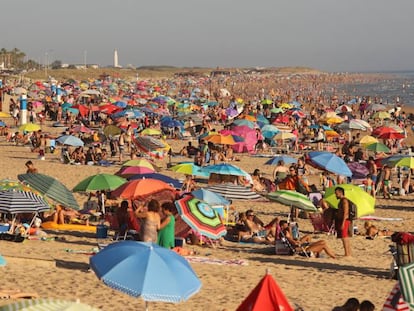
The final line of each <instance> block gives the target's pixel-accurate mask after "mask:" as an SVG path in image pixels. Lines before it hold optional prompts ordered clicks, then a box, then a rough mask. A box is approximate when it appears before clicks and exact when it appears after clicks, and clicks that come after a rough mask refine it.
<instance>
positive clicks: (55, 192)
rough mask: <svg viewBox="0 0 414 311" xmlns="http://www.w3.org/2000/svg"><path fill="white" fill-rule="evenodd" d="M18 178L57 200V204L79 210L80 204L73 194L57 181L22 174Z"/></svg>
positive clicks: (45, 177) (50, 178)
mask: <svg viewBox="0 0 414 311" xmlns="http://www.w3.org/2000/svg"><path fill="white" fill-rule="evenodd" d="M17 178H18V179H19V180H20V181H21V182H23V183H25V184H28V185H29V186H31V187H32V188H34V189H35V190H37V191H39V192H40V193H41V194H43V195H45V196H47V197H48V198H51V199H52V200H55V201H56V202H58V203H60V204H62V205H64V206H66V207H71V208H73V209H77V210H79V209H80V207H79V204H78V202H76V199H75V197H74V196H73V193H72V192H71V191H70V190H69V189H68V188H67V187H66V186H65V185H64V184H62V183H61V182H60V181H58V180H57V179H55V178H53V177H51V176H48V175H44V174H39V173H36V174H20V175H17Z"/></svg>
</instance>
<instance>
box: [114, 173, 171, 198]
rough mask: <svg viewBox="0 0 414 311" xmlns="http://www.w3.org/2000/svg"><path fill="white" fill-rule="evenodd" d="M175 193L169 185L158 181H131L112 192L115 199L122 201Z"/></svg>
mask: <svg viewBox="0 0 414 311" xmlns="http://www.w3.org/2000/svg"><path fill="white" fill-rule="evenodd" d="M163 190H171V191H175V189H174V188H173V187H171V186H170V185H169V184H167V183H165V182H163V181H161V180H158V179H152V178H147V179H135V180H130V181H128V182H126V183H125V184H123V185H122V186H120V187H118V188H117V189H115V190H114V191H112V192H111V195H112V196H114V197H119V198H122V199H130V200H132V199H139V198H145V197H147V196H149V195H151V194H154V193H157V192H160V191H163Z"/></svg>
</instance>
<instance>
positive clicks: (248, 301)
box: [237, 272, 294, 311]
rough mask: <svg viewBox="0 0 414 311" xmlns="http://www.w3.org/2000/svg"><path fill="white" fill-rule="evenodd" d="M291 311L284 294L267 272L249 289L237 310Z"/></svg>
mask: <svg viewBox="0 0 414 311" xmlns="http://www.w3.org/2000/svg"><path fill="white" fill-rule="evenodd" d="M261 310H266V311H293V310H294V309H293V308H292V306H291V305H290V304H289V301H288V300H287V298H286V296H285V294H284V293H283V292H282V290H281V289H280V287H279V285H278V284H277V283H276V281H275V280H274V279H273V277H272V275H271V274H269V272H267V273H266V275H265V276H264V277H263V278H262V279H261V281H260V282H259V284H257V286H256V287H255V288H254V289H253V290H252V291H251V293H250V294H249V296H247V297H246V298H245V299H244V301H243V302H242V303H241V305H240V306H239V307H238V308H237V311H261Z"/></svg>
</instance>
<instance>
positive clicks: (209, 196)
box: [191, 188, 231, 206]
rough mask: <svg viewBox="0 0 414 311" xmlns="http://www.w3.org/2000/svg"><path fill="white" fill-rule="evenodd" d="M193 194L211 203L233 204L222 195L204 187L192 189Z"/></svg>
mask: <svg viewBox="0 0 414 311" xmlns="http://www.w3.org/2000/svg"><path fill="white" fill-rule="evenodd" d="M191 195H192V196H193V197H195V198H197V199H200V200H202V201H204V202H207V203H208V204H211V205H224V206H226V205H230V204H231V202H230V201H229V200H227V199H225V198H224V197H223V196H222V195H220V194H218V193H215V192H212V191H210V190H207V189H203V188H201V189H197V190H194V191H191Z"/></svg>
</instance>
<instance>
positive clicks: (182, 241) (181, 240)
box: [175, 237, 185, 247]
mask: <svg viewBox="0 0 414 311" xmlns="http://www.w3.org/2000/svg"><path fill="white" fill-rule="evenodd" d="M184 245H185V239H184V238H179V237H175V247H184Z"/></svg>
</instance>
